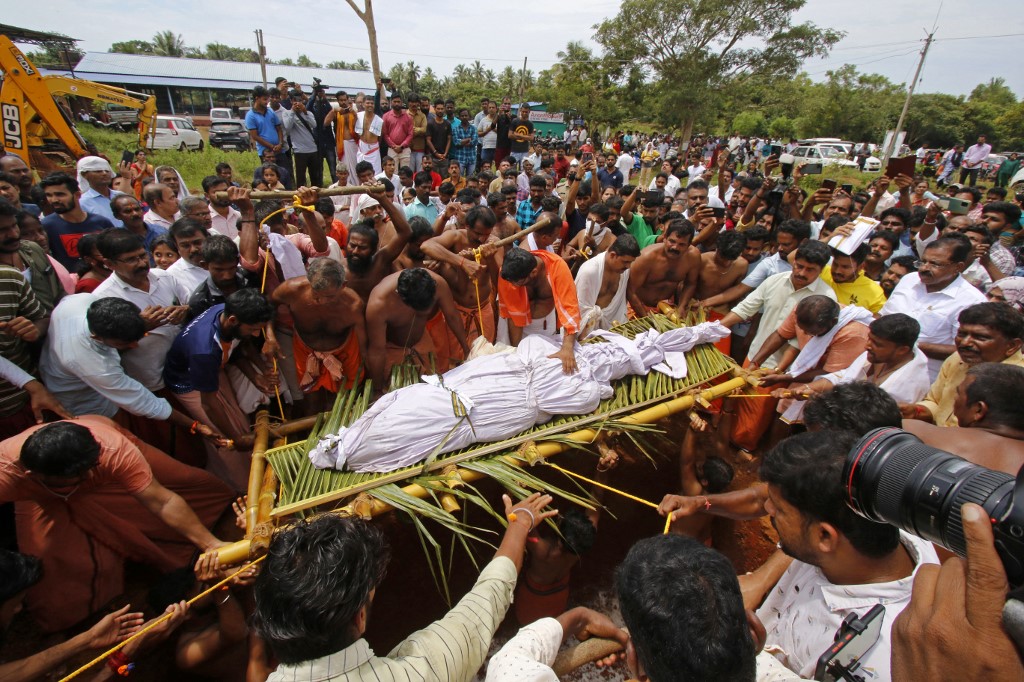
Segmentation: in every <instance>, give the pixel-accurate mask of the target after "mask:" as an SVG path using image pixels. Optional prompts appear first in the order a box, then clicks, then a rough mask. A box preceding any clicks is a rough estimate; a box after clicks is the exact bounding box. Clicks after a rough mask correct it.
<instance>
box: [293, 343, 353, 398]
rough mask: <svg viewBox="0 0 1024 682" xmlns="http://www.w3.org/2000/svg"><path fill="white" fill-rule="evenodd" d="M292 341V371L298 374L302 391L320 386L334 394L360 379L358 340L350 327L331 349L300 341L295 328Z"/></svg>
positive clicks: (311, 390)
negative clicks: (338, 344) (346, 333)
mask: <svg viewBox="0 0 1024 682" xmlns="http://www.w3.org/2000/svg"><path fill="white" fill-rule="evenodd" d="M292 343H293V346H292V352H293V353H294V355H295V372H296V373H297V374H298V375H299V385H300V386H301V387H302V392H303V393H313V392H314V391H318V390H320V389H325V390H327V391H330V392H331V393H337V392H338V391H339V390H340V389H342V388H345V389H349V388H352V387H353V386H354V385H355V384H356V382H357V381H359V380H360V379H362V376H363V372H362V368H361V366H360V365H361V362H362V358H361V357H360V356H359V339H358V337H356V334H355V331H354V330H352V329H350V330H349V332H348V337H347V338H346V339H345V340H344V341H343V342H342V344H341V345H340V346H338V347H337V348H335V349H333V350H328V351H319V350H313V349H312V348H310V347H309V346H307V345H306V343H305V341H303V340H302V338H301V337H300V336H299V331H298V330H297V329H296V330H295V336H294V337H292Z"/></svg>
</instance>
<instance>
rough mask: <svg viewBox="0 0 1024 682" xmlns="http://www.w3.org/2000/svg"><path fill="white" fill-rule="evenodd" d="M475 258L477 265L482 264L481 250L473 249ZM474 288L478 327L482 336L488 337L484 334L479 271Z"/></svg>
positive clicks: (474, 281) (474, 280)
mask: <svg viewBox="0 0 1024 682" xmlns="http://www.w3.org/2000/svg"><path fill="white" fill-rule="evenodd" d="M473 258H475V259H476V264H477V265H480V264H481V263H482V261H483V256H482V255H481V254H480V249H473ZM473 287H474V288H475V289H476V325H477V326H478V327H479V328H480V336H486V334H484V308H483V303H481V301H480V272H479V271H477V276H476V277H474V278H473Z"/></svg>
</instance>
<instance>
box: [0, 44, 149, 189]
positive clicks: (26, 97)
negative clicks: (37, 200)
mask: <svg viewBox="0 0 1024 682" xmlns="http://www.w3.org/2000/svg"><path fill="white" fill-rule="evenodd" d="M0 72H2V73H3V82H2V84H0V118H2V121H3V143H4V151H5V152H6V153H8V154H16V155H17V156H19V157H21V159H22V160H23V161H24V162H25V163H26V164H28V166H29V168H32V169H33V170H35V171H37V172H38V173H40V174H44V173H47V172H49V171H53V170H71V169H73V168H74V167H75V163H76V161H77V160H78V159H79V158H81V157H83V156H87V155H89V153H90V152H89V149H88V143H87V142H86V141H85V139H84V138H83V137H82V135H81V134H80V133H79V132H78V129H77V128H76V127H75V124H74V121H73V119H72V116H71V109H70V107H69V106H68V104H67V102H66V101H65V100H64V99H63V98H64V97H66V96H75V97H85V98H88V99H94V100H99V101H102V102H107V103H109V104H115V105H119V106H122V107H129V108H132V109H136V110H138V112H139V113H138V123H139V146H140V147H141V148H146V147H151V146H152V140H151V139H150V138H151V136H152V135H154V134H155V124H156V98H155V97H153V96H152V95H146V94H144V93H139V92H131V91H130V90H125V89H123V88H116V87H113V86H110V85H104V84H102V83H94V82H92V81H87V80H80V79H77V78H69V77H67V76H55V75H54V76H42V75H40V74H39V71H38V70H37V69H36V68H35V66H33V64H32V62H30V61H29V60H28V58H27V57H26V56H25V55H24V53H23V52H22V51H21V50H19V49H18V47H17V46H16V45H15V44H14V43H13V42H11V40H10V39H9V38H8V37H7V36H4V35H0Z"/></svg>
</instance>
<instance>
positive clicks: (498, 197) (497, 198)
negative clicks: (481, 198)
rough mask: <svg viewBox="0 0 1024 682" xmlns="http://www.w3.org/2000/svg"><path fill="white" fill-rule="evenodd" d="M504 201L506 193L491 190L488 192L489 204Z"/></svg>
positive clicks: (492, 204)
mask: <svg viewBox="0 0 1024 682" xmlns="http://www.w3.org/2000/svg"><path fill="white" fill-rule="evenodd" d="M512 191H513V192H514V191H515V187H513V188H512ZM503 201H505V195H504V194H502V193H501V192H489V193H488V194H487V205H488V206H495V205H497V204H500V203H501V202H503Z"/></svg>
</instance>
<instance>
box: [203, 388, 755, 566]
mask: <svg viewBox="0 0 1024 682" xmlns="http://www.w3.org/2000/svg"><path fill="white" fill-rule="evenodd" d="M744 386H746V379H745V378H744V377H742V376H738V377H734V378H732V379H729V380H728V381H725V382H723V383H721V384H718V385H717V386H712V387H711V388H708V389H705V390H703V391H700V392H699V393H696V394H693V393H691V394H688V395H685V396H680V397H679V398H675V399H673V400H669V401H666V402H664V403H660V404H658V405H653V406H651V407H648V408H646V409H643V410H640V411H639V412H637V413H635V414H631V415H627V416H625V417H623V418H622V419H621V421H623V422H626V423H627V424H650V423H653V422H656V421H658V420H661V419H664V418H666V417H670V416H672V415H673V414H676V413H678V412H683V411H685V410H688V409H690V408H691V407H693V405H694V402H695V398H696V397H697V396H700V397H701V398H703V399H704V400H708V401H711V400H715V399H716V398H721V397H722V396H725V395H728V394H729V393H731V392H732V391H735V390H736V389H739V388H743V387H744ZM598 433H599V431H598V430H595V429H591V428H586V429H581V430H579V431H576V432H574V433H570V434H569V435H568V436H566V438H567V439H568V440H572V441H575V442H577V443H593V442H594V441H595V440H596V439H597V436H598ZM569 447H570V446H569V445H567V444H565V443H562V442H555V441H545V442H541V443H537V456H538V457H539V458H542V459H546V458H548V457H553V456H554V455H557V454H559V453H561V452H564V451H565V450H567V449H568V448H569ZM501 457H502V460H503V461H504V462H506V463H507V464H511V465H512V466H518V467H521V466H523V465H524V462H523V461H522V460H519V459H517V458H515V457H512V456H509V455H502V456H501ZM457 472H458V475H459V477H460V478H461V479H462V480H463V481H465V482H467V483H472V482H473V481H478V480H480V479H481V478H486V475H485V474H482V473H479V472H476V471H472V470H469V469H461V468H460V469H457ZM402 492H404V493H405V494H407V495H412V496H413V497H418V498H420V499H426V498H428V497H429V496H430V493H429V491H428V490H427V489H426V488H424V487H423V486H421V485H418V484H416V483H410V484H409V485H407V486H405V487H404V488H402ZM392 509H394V507H392V506H391V505H389V504H388V503H386V502H382V501H380V500H378V499H373V500H371V501H370V504H369V510H368V512H369V515H370V516H380V515H381V514H384V513H386V512H389V511H391V510H392ZM287 513H289V512H288V511H286V510H285V511H283V510H282V509H275V510H274V511H273V512H271V518H273V519H280V518H281V517H282V516H285V515H287ZM330 513H334V514H343V515H346V516H351V515H353V513H354V510H353V509H352V505H351V504H349V505H346V506H344V507H341V508H339V509H335V510H333V511H331V512H330ZM217 551H218V555H219V557H220V561H221V563H222V564H225V565H231V564H236V563H239V562H241V561H245V560H246V559H247V558H248V557H249V540H248V539H246V540H241V541H239V542H236V543H234V544H231V545H226V546H224V547H222V548H220V549H219V550H217Z"/></svg>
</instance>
